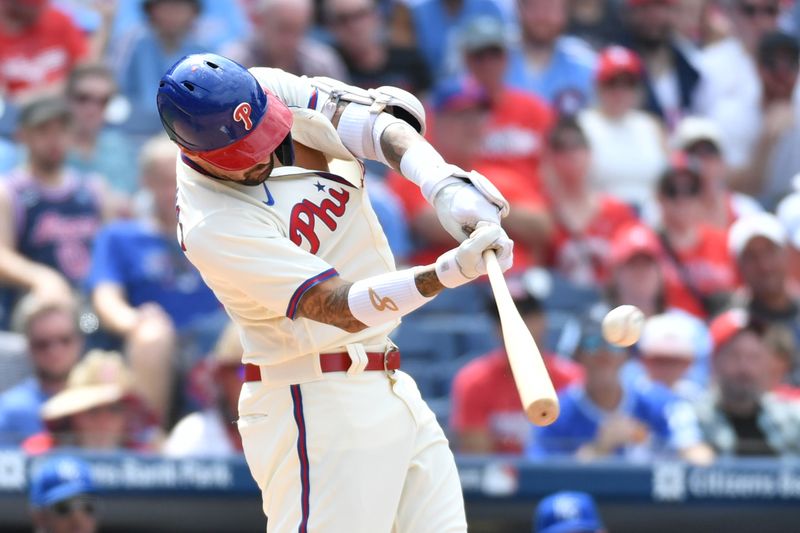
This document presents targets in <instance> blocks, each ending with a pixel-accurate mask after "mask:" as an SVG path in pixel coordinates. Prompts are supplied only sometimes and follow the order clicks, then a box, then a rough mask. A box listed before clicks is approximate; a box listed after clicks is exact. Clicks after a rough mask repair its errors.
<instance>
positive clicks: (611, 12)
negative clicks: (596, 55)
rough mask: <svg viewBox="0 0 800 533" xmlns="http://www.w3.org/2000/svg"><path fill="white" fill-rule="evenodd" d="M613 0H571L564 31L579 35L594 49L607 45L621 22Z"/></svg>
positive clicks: (614, 36) (617, 30)
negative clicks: (567, 22) (567, 21)
mask: <svg viewBox="0 0 800 533" xmlns="http://www.w3.org/2000/svg"><path fill="white" fill-rule="evenodd" d="M616 4H617V3H616V1H615V0H572V1H571V2H570V9H569V24H568V25H567V30H566V32H565V33H567V34H568V35H574V36H575V37H580V38H581V39H583V40H584V41H586V42H587V43H589V45H591V47H592V48H593V49H595V50H600V49H602V48H605V47H606V46H608V45H609V44H610V43H611V42H612V41H613V40H614V39H615V38H616V35H617V33H618V32H619V27H620V25H621V24H622V22H621V21H620V18H619V10H618V8H617V5H616Z"/></svg>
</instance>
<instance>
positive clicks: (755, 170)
mask: <svg viewBox="0 0 800 533" xmlns="http://www.w3.org/2000/svg"><path fill="white" fill-rule="evenodd" d="M757 63H758V75H759V77H760V78H761V89H762V97H761V124H760V128H757V129H758V135H757V138H756V141H755V145H754V148H753V152H752V154H751V157H750V160H749V164H748V165H747V166H746V167H745V168H743V169H741V171H740V172H738V173H736V174H734V175H733V176H732V186H733V187H734V188H737V189H739V190H742V191H743V192H746V193H749V194H752V195H753V196H755V197H756V198H758V199H759V201H760V202H761V203H762V204H763V205H764V206H766V207H768V208H772V207H774V206H775V204H776V203H777V202H778V201H779V200H780V199H781V198H782V197H783V196H784V195H785V194H787V193H789V192H791V189H792V178H793V177H794V175H795V174H796V173H797V172H798V171H800V155H799V154H798V151H797V150H796V149H795V148H796V147H797V145H798V143H800V124H798V120H797V111H796V106H795V104H794V102H793V98H794V93H795V86H796V84H797V76H798V70H799V67H800V45H798V43H797V39H796V38H795V37H794V36H792V35H789V34H785V33H780V32H775V33H768V34H766V35H764V37H763V38H762V39H761V41H760V42H759V44H758V51H757ZM736 127H737V128H739V127H741V126H739V125H737V126H736Z"/></svg>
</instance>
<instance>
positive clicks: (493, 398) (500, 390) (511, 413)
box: [450, 349, 583, 454]
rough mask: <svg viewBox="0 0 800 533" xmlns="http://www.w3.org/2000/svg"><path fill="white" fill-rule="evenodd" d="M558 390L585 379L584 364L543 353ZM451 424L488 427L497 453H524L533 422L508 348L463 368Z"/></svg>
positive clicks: (473, 428)
mask: <svg viewBox="0 0 800 533" xmlns="http://www.w3.org/2000/svg"><path fill="white" fill-rule="evenodd" d="M543 358H544V362H545V366H546V367H547V371H548V372H549V373H550V378H551V379H552V380H553V386H554V387H555V388H556V390H561V389H563V388H564V387H566V386H567V385H570V384H571V383H573V382H576V381H582V380H583V370H582V369H581V367H579V366H578V365H576V364H575V363H573V362H572V361H569V360H567V359H562V358H559V357H558V356H556V355H553V354H543ZM452 395H453V411H452V414H451V419H450V426H451V427H452V429H453V430H455V431H458V432H469V431H480V430H488V433H489V436H490V439H491V451H492V452H493V453H517V454H518V453H522V451H523V449H524V448H525V443H526V440H527V438H528V437H529V436H530V422H528V419H527V418H526V416H525V413H524V411H523V410H522V404H521V403H520V399H519V393H518V392H517V387H516V385H515V384H514V376H513V375H512V373H511V366H509V364H508V357H507V356H506V352H505V350H504V349H498V350H495V351H494V352H491V353H488V354H486V355H484V356H481V357H479V358H477V359H475V360H473V361H471V362H470V363H469V364H467V365H466V366H465V367H464V368H462V369H461V370H460V371H459V372H458V374H457V375H456V377H455V380H454V381H453V391H452Z"/></svg>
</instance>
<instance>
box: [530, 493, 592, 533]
mask: <svg viewBox="0 0 800 533" xmlns="http://www.w3.org/2000/svg"><path fill="white" fill-rule="evenodd" d="M535 522H536V523H535V524H534V528H533V531H534V533H598V532H600V531H604V528H603V522H602V521H601V520H600V514H599V513H598V512H597V507H596V505H595V503H594V499H593V498H592V497H591V496H590V495H589V494H587V493H585V492H577V491H575V492H571V491H563V492H556V493H555V494H551V495H550V496H548V497H546V498H544V499H543V500H542V501H541V502H539V506H538V507H537V508H536V516H535Z"/></svg>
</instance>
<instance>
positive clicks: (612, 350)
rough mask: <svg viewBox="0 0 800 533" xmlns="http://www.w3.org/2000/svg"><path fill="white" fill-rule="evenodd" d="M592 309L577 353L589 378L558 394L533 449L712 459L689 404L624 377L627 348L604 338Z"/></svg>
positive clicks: (536, 453) (543, 453)
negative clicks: (556, 412)
mask: <svg viewBox="0 0 800 533" xmlns="http://www.w3.org/2000/svg"><path fill="white" fill-rule="evenodd" d="M593 311H597V310H596V309H595V310H593ZM601 311H604V310H601ZM594 314H596V313H591V312H590V318H589V319H588V320H586V321H585V323H584V326H583V331H582V333H581V339H580V343H579V347H578V350H577V353H576V355H575V360H576V362H578V363H579V364H581V365H582V366H583V367H584V369H585V371H586V374H585V375H586V383H585V385H575V386H572V387H569V388H568V389H566V390H565V391H564V392H562V393H561V394H560V396H559V399H560V404H561V414H560V416H559V418H558V420H556V421H555V422H554V423H553V424H551V425H549V426H545V427H538V428H535V429H534V435H533V438H532V446H531V447H530V448H529V454H530V455H531V456H533V457H547V456H553V455H574V456H575V457H577V458H578V459H581V460H594V459H598V458H602V457H607V456H615V455H616V456H622V457H625V458H627V459H629V460H644V459H650V458H652V457H653V456H661V455H670V454H678V455H679V456H680V457H682V458H683V459H685V460H687V461H691V462H695V463H700V464H705V463H708V462H709V461H710V460H711V459H712V457H713V455H712V452H711V450H710V449H709V448H708V447H707V446H706V445H705V444H704V443H703V441H702V438H701V434H700V429H699V427H698V423H697V419H696V418H695V416H694V412H693V411H692V408H691V406H690V405H689V404H688V403H687V402H686V401H685V400H681V399H679V398H678V397H677V396H675V395H674V394H673V393H672V392H671V391H670V390H669V389H667V388H666V387H664V386H663V385H660V384H658V383H645V382H642V381H637V382H635V383H632V384H628V383H624V382H623V381H622V380H621V379H620V369H621V367H622V365H623V364H624V363H625V360H626V359H627V353H626V351H625V350H624V349H622V348H617V347H614V346H612V345H610V344H608V343H607V342H606V341H605V339H604V338H603V335H602V333H601V330H600V320H599V318H595V317H594V316H593V315H594Z"/></svg>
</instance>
